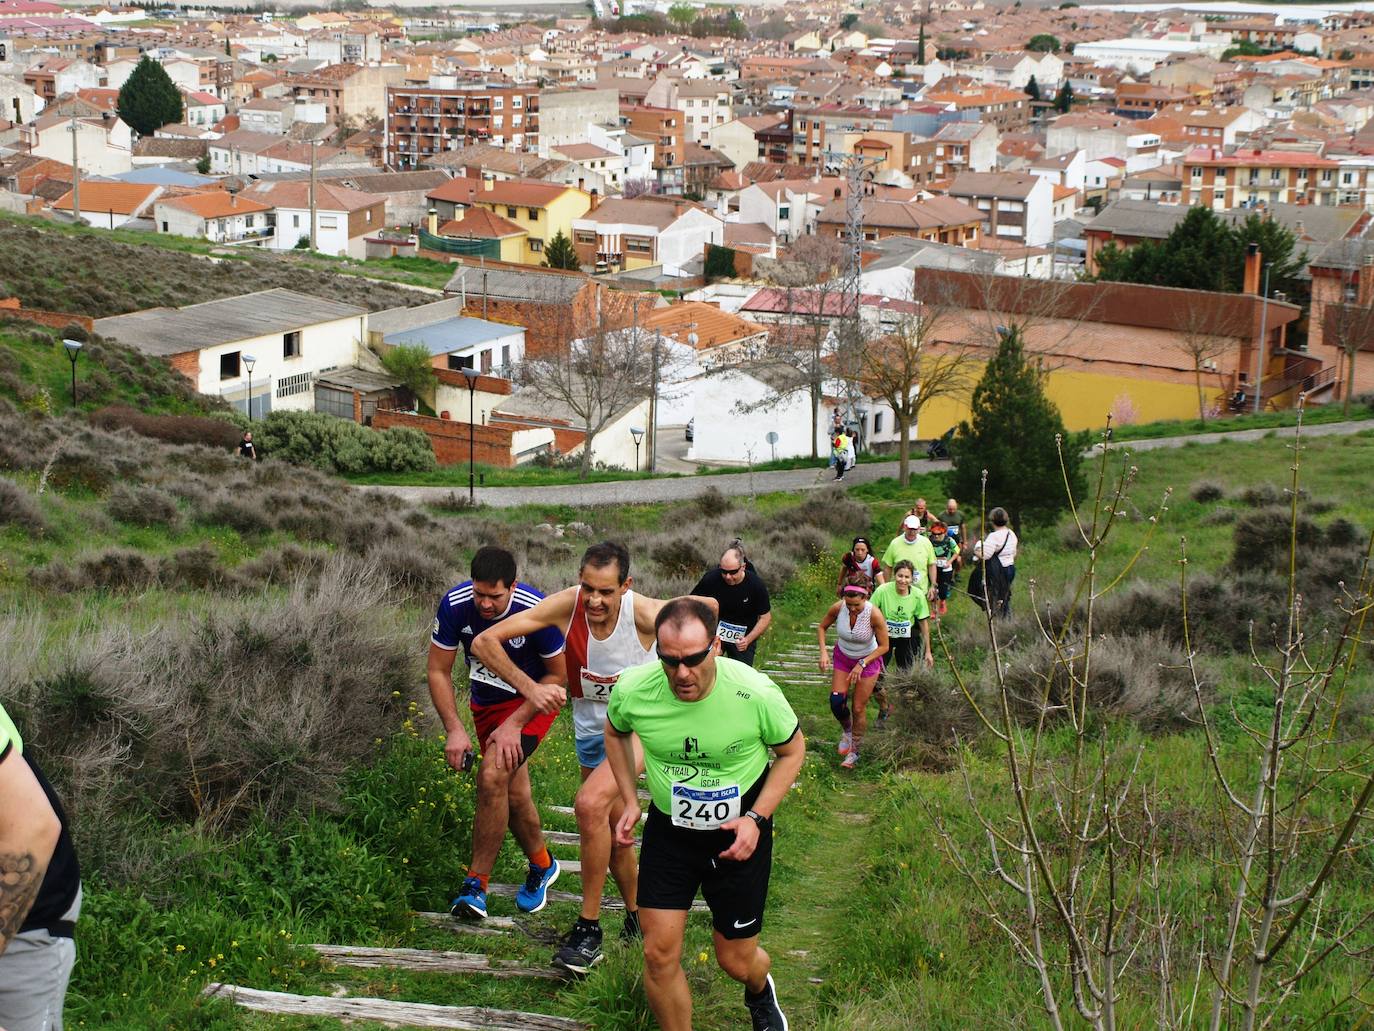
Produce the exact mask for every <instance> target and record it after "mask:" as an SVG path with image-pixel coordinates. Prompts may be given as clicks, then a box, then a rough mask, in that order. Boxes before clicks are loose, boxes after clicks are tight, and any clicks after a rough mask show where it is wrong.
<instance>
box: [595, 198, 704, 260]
mask: <svg viewBox="0 0 1374 1031" xmlns="http://www.w3.org/2000/svg"><path fill="white" fill-rule="evenodd" d="M572 227H573V244H574V246H575V247H576V248H577V252H578V259H579V260H580V261H581V262H582V263H583V264H584V265H595V264H597V263H598V262H602V261H604V262H606V263H607V264H608V265H618V266H619V267H620V268H622V269H627V270H628V269H634V268H645V267H648V266H651V265H661V266H662V267H663V272H664V274H665V275H669V276H683V275H689V274H690V272H689V271H688V269H687V266H688V265H689V264H691V263H693V262H697V261H700V260H701V259H702V256H703V255H704V254H705V251H706V247H707V245H708V244H716V245H721V244H723V243H724V242H725V222H724V221H723V220H722V219H721V218H720V217H719V216H718V215H716V214H715V212H713V211H708V210H707V209H706V208H704V207H701V206H700V205H698V204H694V203H692V202H691V201H685V200H682V199H681V198H674V197H652V196H644V197H636V198H634V199H632V200H625V199H623V198H620V197H613V198H611V199H610V200H608V201H606V202H605V203H603V204H602V205H601V206H600V207H598V208H596V209H595V210H594V211H589V212H587V214H585V215H583V216H582V217H581V218H575V219H573V223H572Z"/></svg>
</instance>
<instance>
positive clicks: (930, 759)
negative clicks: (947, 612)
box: [864, 645, 982, 771]
mask: <svg viewBox="0 0 1374 1031" xmlns="http://www.w3.org/2000/svg"><path fill="white" fill-rule="evenodd" d="M934 647H935V650H936V653H937V655H938V653H939V646H938V645H934ZM938 663H939V660H938V659H937V667H936V668H935V669H926V668H924V667H922V666H919V665H918V666H917V667H916V668H915V669H913V670H910V671H909V672H899V671H897V670H892V669H889V671H888V672H886V673H884V674H883V681H882V682H883V687H884V688H885V689H886V690H887V693H888V698H889V699H890V701H891V703H892V716H891V717H890V718H889V720H888V722H887V731H888V732H887V733H881V734H879V733H874V728H873V725H872V722H871V721H870V723H869V733H868V737H866V738H865V739H864V756H865V758H867V757H868V755H869V754H870V752H871V753H872V754H873V755H874V756H875V757H877V758H879V759H880V760H885V761H888V762H895V763H898V764H900V765H902V766H915V767H918V768H920V769H926V770H940V771H943V770H948V769H951V768H952V767H953V763H954V747H955V745H956V743H957V742H958V741H959V740H961V739H962V740H964V741H969V740H972V739H973V738H975V737H976V736H977V735H978V733H979V731H980V730H981V729H982V725H981V724H980V723H979V721H978V717H977V715H976V714H975V713H974V711H973V710H972V709H971V708H970V707H969V704H968V702H967V700H965V698H964V695H963V693H962V692H961V691H960V690H959V689H958V687H957V686H956V685H955V684H954V683H953V682H952V680H951V679H950V675H949V672H948V671H947V670H942V669H940V668H939V665H938Z"/></svg>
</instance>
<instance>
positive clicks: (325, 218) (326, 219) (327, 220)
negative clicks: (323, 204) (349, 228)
mask: <svg viewBox="0 0 1374 1031" xmlns="http://www.w3.org/2000/svg"><path fill="white" fill-rule="evenodd" d="M319 218H320V228H321V229H338V228H339V216H338V215H320V216H319Z"/></svg>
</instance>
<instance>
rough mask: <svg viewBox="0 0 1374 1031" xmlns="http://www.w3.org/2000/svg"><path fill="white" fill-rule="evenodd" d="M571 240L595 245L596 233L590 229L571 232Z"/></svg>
mask: <svg viewBox="0 0 1374 1031" xmlns="http://www.w3.org/2000/svg"><path fill="white" fill-rule="evenodd" d="M573 240H574V241H576V242H577V243H596V233H594V232H592V231H591V230H590V229H578V230H576V231H574V232H573Z"/></svg>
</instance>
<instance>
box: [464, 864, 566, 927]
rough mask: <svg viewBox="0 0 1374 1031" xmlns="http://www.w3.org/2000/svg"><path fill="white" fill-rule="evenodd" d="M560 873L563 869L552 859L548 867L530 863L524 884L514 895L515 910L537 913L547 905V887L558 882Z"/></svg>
mask: <svg viewBox="0 0 1374 1031" xmlns="http://www.w3.org/2000/svg"><path fill="white" fill-rule="evenodd" d="M562 872H563V868H562V867H560V866H559V865H558V860H557V859H554V858H553V857H550V858H549V865H548V866H535V865H534V864H533V863H531V864H530V872H529V873H528V874H527V875H526V876H525V883H524V884H522V885H521V886H520V890H519V891H517V892H516V893H515V908H516V909H518V910H520V912H522V913H538V912H539V911H540V910H541V909H543V908H544V907H545V906H546V905H548V902H549V885H551V884H552V883H553V882H554V881H556V880H558V875H559V874H560V873H562ZM483 915H485V914H483Z"/></svg>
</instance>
